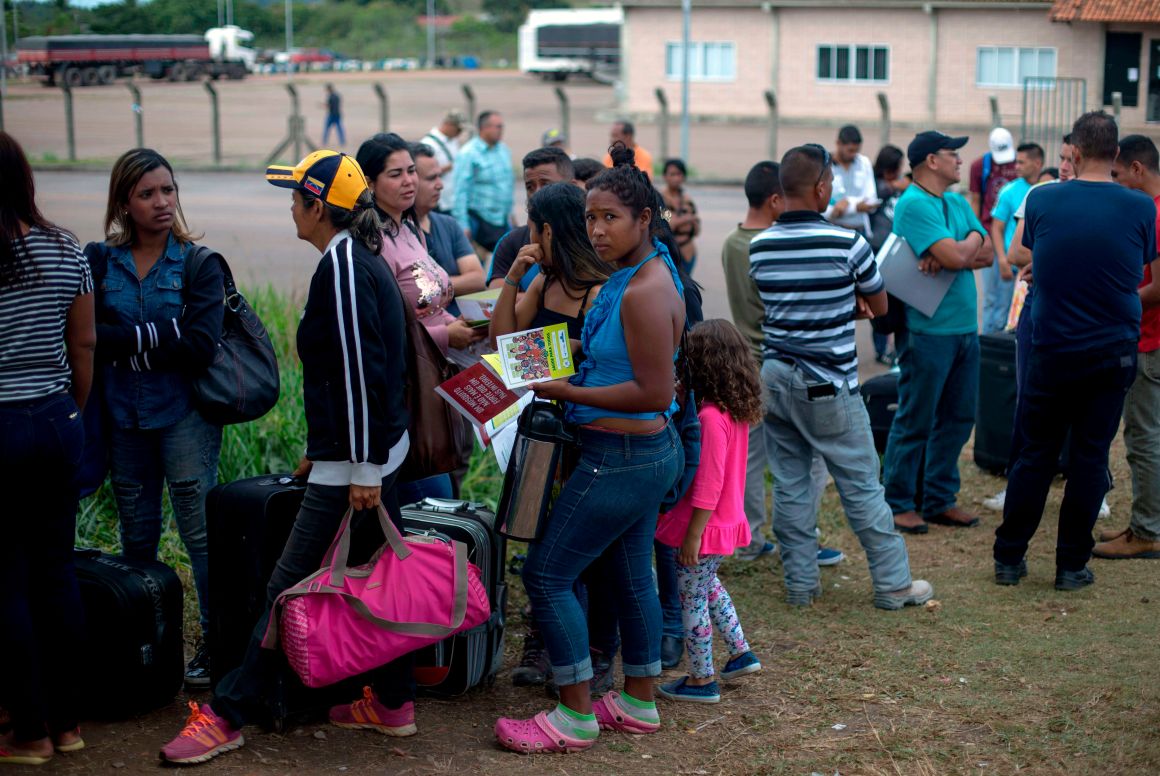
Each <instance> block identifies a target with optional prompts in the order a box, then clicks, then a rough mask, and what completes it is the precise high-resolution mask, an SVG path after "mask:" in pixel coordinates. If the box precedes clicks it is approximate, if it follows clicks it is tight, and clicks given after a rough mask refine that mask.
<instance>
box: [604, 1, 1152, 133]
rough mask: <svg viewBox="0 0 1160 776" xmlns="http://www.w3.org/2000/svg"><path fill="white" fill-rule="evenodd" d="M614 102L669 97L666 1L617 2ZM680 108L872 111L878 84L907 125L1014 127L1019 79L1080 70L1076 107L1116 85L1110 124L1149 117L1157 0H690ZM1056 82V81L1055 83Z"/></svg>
mask: <svg viewBox="0 0 1160 776" xmlns="http://www.w3.org/2000/svg"><path fill="white" fill-rule="evenodd" d="M623 5H624V9H625V23H624V28H623V33H622V35H623V38H622V55H623V60H622V61H623V63H624V64H623V67H622V79H623V87H622V93H621V94H622V96H621V104H620V108H621V110H622V111H623V112H624V113H626V114H628V115H633V116H638V117H642V118H643V117H648V116H651V115H653V114H655V112H656V110H657V101H656V98H655V96H654V89H656V88H657V87H661V88H663V89H664V90H665V92H666V93H667V95H668V97H669V100H670V102H671V103H672V104H674V105H677V104H679V94H680V74H681V53H682V52H681V44H680V40H681V13H680V3H679V1H678V0H624V3H623ZM691 40H692V44H691V46H690V53H691V67H690V73H691V79H690V80H691V82H692V83H691V86H690V100H691V112H692V113H693V114H694V116H695V117H697V118H698V119H703V118H710V117H712V118H720V117H724V118H741V119H744V118H752V119H759V118H760V117H762V116H764V115H765V113H766V104H765V100H764V97H763V94H764V92H765V91H766V90H772V91H773V92H774V93H775V94H776V95H777V100H778V104H779V109H780V114H781V116H782V118H783V119H785V120H788V121H790V122H801V123H807V122H808V123H812V122H819V123H823V124H830V123H836V122H842V121H863V122H866V121H873V120H875V119H877V117H878V116H879V108H878V100H877V95H878V93H879V92H883V93H885V94H886V95H887V97H888V99H889V102H890V106H891V112H892V115H893V118H894V120H895V121H896V122H898V123H901V124H907V125H917V124H926V125H938V126H960V127H973V126H979V127H983V126H989V125H990V124H991V107H990V102H989V98H990V97H991V96H992V95H993V96H995V97H996V98H997V99H998V102H999V109H1000V114H1001V115H1002V117H1003V119H1004V121H1005V122H1007V123H1008V124H1009V125H1012V126H1017V125H1018V123H1019V121H1020V118H1021V116H1022V115H1023V112H1024V78H1025V77H1026V76H1036V77H1046V78H1075V79H1082V81H1083V84H1084V86H1085V87H1086V105H1077V106H1076V111H1075V112H1076V113H1077V114H1078V113H1079V112H1080V109H1081V108H1083V107H1088V108H1091V107H1098V106H1101V105H1108V104H1110V102H1111V94H1112V92H1115V91H1119V92H1121V93H1122V94H1123V105H1124V108H1123V114H1122V118H1123V121H1122V123H1123V124H1124V126H1125V127H1140V126H1143V125H1144V124H1145V123H1146V122H1149V121H1160V0H1120V1H1117V0H1056V2H1054V3H1053V2H1034V1H1028V0H925V1H924V0H831V1H830V2H813V1H812V0H696V2H695V3H694V8H693V13H692V35H691ZM1060 91H1062V89H1061V90H1060Z"/></svg>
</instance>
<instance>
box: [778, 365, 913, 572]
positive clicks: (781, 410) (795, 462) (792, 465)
mask: <svg viewBox="0 0 1160 776" xmlns="http://www.w3.org/2000/svg"><path fill="white" fill-rule="evenodd" d="M761 379H762V382H764V383H765V387H766V390H767V392H768V393H767V398H766V405H765V410H766V415H765V418H766V419H765V428H766V430H767V432H768V433H767V435H766V440H767V445H769V446H768V447H767V448H766V454H767V455H768V456H769V463H770V466H771V467H772V469H773V532H774V534H775V535H776V536H777V540H778V543H779V544H780V545H781V562H782V567H783V569H784V573H785V587H786V590H788V591H789V592H791V593H794V592H801V593H806V592H810V591H812V590H814V589H815V588H816V587H817V585H818V579H819V572H818V537H817V533H816V531H815V529H816V528H817V524H818V518H817V502H816V500H815V498H816V490H815V482H816V478H815V477H814V476H813V474H812V473H811V470H812V469H813V464H814V456H815V455H818V454H820V455H821V457H822V459H823V460H824V461H825V462H826V467H827V468H828V469H829V470H830V474H832V475H833V477H834V486H835V487H836V488H837V489H838V496H839V497H840V498H841V499H842V508H843V509H844V510H845V513H846V520H847V522H849V524H850V528H851V530H853V531H854V533H855V535H857V537H858V541H859V542H860V543H861V544H862V548H863V549H864V550H865V551H866V559H867V560H868V561H869V563H870V579H871V581H872V582H873V584H874V590H875V591H876V592H880V593H882V592H893V591H895V590H903V589H905V588H907V587H910V559H909V556H908V555H907V552H906V541H905V540H903V538H902V536H901V535H899V533H898V531H896V530H895V528H894V518H893V515H892V514H891V512H890V507H889V506H887V504H886V499H885V498H884V496H883V490H882V484H881V483H880V482H879V481H878V452H877V451H876V450H875V449H874V435H873V434H872V433H871V431H870V416H869V415H868V414H867V413H866V405H865V404H863V403H862V396H861V394H859V393H851V392H850V391H849V389H846V388H843V389H840V390H839V391H838V394H837V395H836V396H833V397H824V398H820V399H815V400H814V401H810V400H809V397H808V395H807V392H806V391H807V384H806V380H805V378H804V377H803V375H802V373H801V371H800V370H798V369H797V368H796V367H794V366H793V365H791V364H787V363H784V362H782V361H777V360H772V359H771V360H768V361H766V362H765V364H764V365H762V368H761Z"/></svg>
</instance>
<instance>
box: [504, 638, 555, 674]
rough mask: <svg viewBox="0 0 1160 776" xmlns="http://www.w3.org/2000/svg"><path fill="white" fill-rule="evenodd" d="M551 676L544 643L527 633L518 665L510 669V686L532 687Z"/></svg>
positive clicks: (550, 667)
mask: <svg viewBox="0 0 1160 776" xmlns="http://www.w3.org/2000/svg"><path fill="white" fill-rule="evenodd" d="M551 675H552V666H551V664H549V663H548V653H547V652H545V651H544V643H543V642H542V641H540V639H539V638H537V637H536V636H535V635H533V634H531V633H529V634H528V635H527V636H525V637H524V653H523V655H521V656H520V664H519V665H518V666H516V667H515V668H513V669H512V684H513V685H515V686H516V687H534V686H536V685H541V684H543V683H544V682H546V681H547V680H548V677H549V676H551Z"/></svg>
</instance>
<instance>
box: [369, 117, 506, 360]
mask: <svg viewBox="0 0 1160 776" xmlns="http://www.w3.org/2000/svg"><path fill="white" fill-rule="evenodd" d="M355 160H356V161H358V163H359V165H360V166H361V167H362V169H363V172H364V173H366V176H367V182H368V183H369V184H370V187H371V191H372V192H374V195H375V206H376V207H377V209H378V211H379V216H380V217H381V218H382V219H383V222H384V224H383V258H384V259H386V261H387V264H388V265H390V267H391V269H392V271H393V272H394V274H395V279H396V280H398V281H399V288H400V289H401V290H402V292H403V297H404V298H405V299H406V300H407V301H408V302H409V303H410V304H411V307H412V309H414V311H415V317H417V318H418V319H419V320H420V321H422V322H423V325H424V326H426V327H427V331H428V332H430V333H431V337H432V339H434V340H435V342H436V344H438V345H439V349H440V350H442V351H443V354H444V355H447V351H448V349H449V348H455V349H462V348H466V347H467V346H468V345H470V344H471V343H473V342H475V341H477V340H480V339H482V338H483V337H484V336H486V334H487V331H486V330H483V331H479V330H475V329H472V328H471V327H470V326H468V325H467V322H466V321H464V320H462V319H460V318H457V317H455V316H454V315H452V314H451V313H449V312H447V305H449V304H451V300H452V299H454V298H455V289H454V288H453V287H452V285H451V278H450V277H449V276H448V274H447V271H446V270H445V269H443V268H442V267H440V266H439V263H438V262H436V261H435V259H433V258H431V255H430V254H429V253H428V252H427V246H426V244H425V242H424V239H423V237H422V236H421V235H422V231H421V230H420V229H419V226H418V219H417V218H416V215H415V194H416V193H417V191H418V183H419V178H418V176H417V175H416V174H415V160H414V159H413V158H412V157H411V150H410V147H409V146H408V144H407V141H406V140H404V139H403V138H401V137H399V136H398V135H396V134H395V133H393V132H389V133H386V134H382V133H380V134H378V135H375V136H373V137H372V138H371V139H370V140H367V141H366V142H365V143H363V144H362V145H361V146H359V149H358V154H357V155H356V156H355Z"/></svg>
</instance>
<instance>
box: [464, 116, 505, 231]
mask: <svg viewBox="0 0 1160 776" xmlns="http://www.w3.org/2000/svg"><path fill="white" fill-rule="evenodd" d="M478 126H479V134H478V135H476V136H475V137H473V138H472V139H471V140H469V141H468V142H467V144H466V145H464V146H463V148H462V149H461V150H460V151H459V155H458V156H457V157H456V158H455V169H454V170H453V171H452V172H453V175H454V177H453V179H452V180H453V181H454V189H455V201H454V202H453V203H452V205H451V215H453V216H455V220H456V221H458V222H459V225H460V226H461V227H463V230H464V232H465V233H466V234H467V236H468V237H470V238H471V239H472V240H475V241H476V242H477V243H479V245H481V246H482V247H483V248H484V250H486V251H488V252H491V251H493V250H495V244H496V243H497V242H499V238H501V237H503V235H504V234H505V233H506V232H507V230H508V228H509V227H510V226H511V224H512V218H511V216H512V204H513V203H514V201H515V195H514V191H513V186H514V185H515V178H514V177H513V175H512V152H511V150H510V149H509V148H508V147H507V146H506V145H504V144H503V142H502V141H503V116H501V115H499V114H498V113H496V112H495V111H492V110H485V111H484V112H483V113H481V114H479V122H478Z"/></svg>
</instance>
